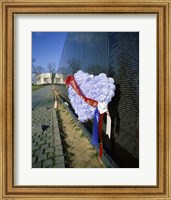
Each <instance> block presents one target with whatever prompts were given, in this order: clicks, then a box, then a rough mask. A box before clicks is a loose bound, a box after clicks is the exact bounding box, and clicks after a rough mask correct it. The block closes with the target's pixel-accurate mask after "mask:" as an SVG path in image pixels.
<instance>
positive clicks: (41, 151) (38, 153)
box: [34, 149, 43, 157]
mask: <svg viewBox="0 0 171 200" xmlns="http://www.w3.org/2000/svg"><path fill="white" fill-rule="evenodd" d="M42 154H43V149H40V150H38V151H35V153H34V155H36V156H38V157H39V156H41V155H42Z"/></svg>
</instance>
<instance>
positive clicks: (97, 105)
mask: <svg viewBox="0 0 171 200" xmlns="http://www.w3.org/2000/svg"><path fill="white" fill-rule="evenodd" d="M32 168H139V32H32Z"/></svg>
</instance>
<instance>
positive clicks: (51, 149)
mask: <svg viewBox="0 0 171 200" xmlns="http://www.w3.org/2000/svg"><path fill="white" fill-rule="evenodd" d="M53 151H54V149H53V148H52V147H50V148H47V149H46V150H45V153H50V152H53Z"/></svg>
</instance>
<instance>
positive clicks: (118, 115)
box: [59, 32, 139, 167]
mask: <svg viewBox="0 0 171 200" xmlns="http://www.w3.org/2000/svg"><path fill="white" fill-rule="evenodd" d="M68 61H71V62H68ZM71 63H72V64H73V63H75V65H76V66H77V68H75V69H73V68H72V67H70V64H71ZM79 69H82V70H84V71H86V72H89V73H92V74H94V75H95V74H99V73H101V72H104V73H106V74H107V75H108V76H110V77H113V78H114V80H115V84H116V94H115V96H114V97H113V99H112V102H110V103H109V111H110V115H111V118H112V133H111V136H112V137H111V139H110V140H109V139H108V138H106V137H105V136H104V143H105V144H104V148H105V149H106V151H107V152H108V153H109V154H110V155H111V156H112V158H113V159H114V160H115V161H116V163H117V164H118V165H119V166H120V167H138V166H139V33H138V32H113V33H111V32H96V33H72V32H71V33H68V36H67V38H66V42H65V45H64V49H63V53H62V55H61V60H60V63H59V72H63V73H64V75H67V74H69V73H73V72H76V71H77V70H79ZM74 70H75V71H74Z"/></svg>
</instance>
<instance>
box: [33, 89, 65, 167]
mask: <svg viewBox="0 0 171 200" xmlns="http://www.w3.org/2000/svg"><path fill="white" fill-rule="evenodd" d="M47 91H48V92H46V95H44V96H43V97H42V101H41V102H39V103H38V104H37V105H36V106H35V107H34V109H33V110H32V143H33V145H32V162H33V164H34V167H37V168H40V167H44V168H46V167H55V165H54V164H55V157H57V156H59V157H61V156H63V150H62V145H61V138H60V133H59V128H58V121H57V116H56V112H55V110H54V109H53V106H52V103H53V96H52V91H51V88H50V86H49V90H47ZM47 107H48V109H47ZM42 124H45V125H49V127H48V129H47V130H45V131H44V132H42V129H41V125H42ZM60 159H61V158H60ZM57 164H58V163H56V167H62V168H63V167H65V166H64V164H63V165H62V164H61V163H60V165H57Z"/></svg>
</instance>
